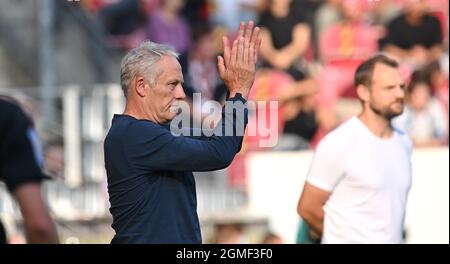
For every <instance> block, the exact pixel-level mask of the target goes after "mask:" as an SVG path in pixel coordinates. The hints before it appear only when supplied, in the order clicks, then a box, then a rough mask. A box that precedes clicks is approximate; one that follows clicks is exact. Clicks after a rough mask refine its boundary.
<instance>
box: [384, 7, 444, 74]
mask: <svg viewBox="0 0 450 264" xmlns="http://www.w3.org/2000/svg"><path fill="white" fill-rule="evenodd" d="M404 7H405V9H404V10H405V12H404V13H403V14H401V15H400V16H399V17H397V18H395V19H394V20H393V21H392V22H391V23H389V25H388V29H387V37H386V39H385V40H383V42H384V50H385V51H386V52H388V53H391V54H393V55H395V56H397V57H398V58H400V60H401V61H404V62H407V63H408V64H409V65H410V66H411V67H412V68H417V67H420V66H423V65H425V64H427V63H430V62H431V61H434V60H438V59H439V58H440V56H441V55H442V54H443V46H442V42H443V36H442V28H441V24H440V22H439V20H438V19H437V18H436V17H434V16H432V15H430V14H429V13H428V11H427V8H428V6H427V1H426V0H406V2H405V4H404Z"/></svg>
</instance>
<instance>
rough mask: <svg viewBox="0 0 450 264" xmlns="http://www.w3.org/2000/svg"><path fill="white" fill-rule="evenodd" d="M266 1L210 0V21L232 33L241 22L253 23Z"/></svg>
mask: <svg viewBox="0 0 450 264" xmlns="http://www.w3.org/2000/svg"><path fill="white" fill-rule="evenodd" d="M266 1H267V0H226V1H224V0H211V1H210V2H211V5H212V10H213V12H212V20H213V22H214V23H215V24H218V25H222V26H225V27H226V28H227V29H228V30H231V31H234V30H235V29H236V28H238V26H239V23H240V22H241V21H250V20H253V21H255V20H256V19H257V17H258V13H259V12H260V11H262V10H263V9H264V7H265V3H266Z"/></svg>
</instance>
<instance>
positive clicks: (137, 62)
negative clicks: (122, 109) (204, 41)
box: [120, 41, 179, 97]
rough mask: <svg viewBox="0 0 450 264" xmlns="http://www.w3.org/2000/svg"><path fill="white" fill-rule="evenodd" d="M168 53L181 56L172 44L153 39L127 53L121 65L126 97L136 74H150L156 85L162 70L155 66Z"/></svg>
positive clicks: (122, 82) (150, 80)
mask: <svg viewBox="0 0 450 264" xmlns="http://www.w3.org/2000/svg"><path fill="white" fill-rule="evenodd" d="M166 55H167V56H172V57H174V58H176V59H178V56H179V55H178V53H176V52H175V51H174V50H173V49H172V48H171V47H170V46H167V45H163V44H158V43H154V42H151V41H145V42H142V43H141V44H140V45H139V46H137V47H136V48H134V49H132V50H130V51H129V52H128V53H127V54H126V55H125V57H124V58H123V59H122V63H121V66H120V85H121V86H122V90H123V93H124V94H125V97H128V89H129V87H130V85H131V81H132V80H133V78H134V77H136V75H143V76H149V80H148V81H149V83H150V85H151V86H154V85H156V82H157V80H158V78H159V76H160V75H161V74H162V70H158V69H154V66H155V64H156V63H157V62H158V61H159V60H160V59H161V57H163V56H166ZM146 74H148V75H146Z"/></svg>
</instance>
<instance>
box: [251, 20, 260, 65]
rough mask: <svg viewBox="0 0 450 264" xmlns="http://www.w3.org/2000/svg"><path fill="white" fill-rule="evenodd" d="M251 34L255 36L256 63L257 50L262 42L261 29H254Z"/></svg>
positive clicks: (256, 57)
mask: <svg viewBox="0 0 450 264" xmlns="http://www.w3.org/2000/svg"><path fill="white" fill-rule="evenodd" d="M253 34H255V42H254V53H255V62H256V61H257V60H258V54H259V48H260V47H261V42H262V37H261V29H260V28H259V27H256V28H255V31H254V33H253Z"/></svg>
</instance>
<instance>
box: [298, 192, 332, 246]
mask: <svg viewBox="0 0 450 264" xmlns="http://www.w3.org/2000/svg"><path fill="white" fill-rule="evenodd" d="M329 196H330V193H329V192H326V191H324V190H322V189H320V188H317V187H315V186H313V185H311V184H309V183H305V186H304V187H303V192H302V196H301V197H300V200H299V202H298V206H297V212H298V214H299V215H300V216H301V217H302V219H303V220H304V221H306V222H307V223H308V225H309V227H310V228H311V229H312V231H313V233H314V234H315V235H316V236H317V237H318V238H319V237H321V236H322V232H323V218H324V212H323V206H324V204H325V202H326V201H327V200H328V197H329Z"/></svg>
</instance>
